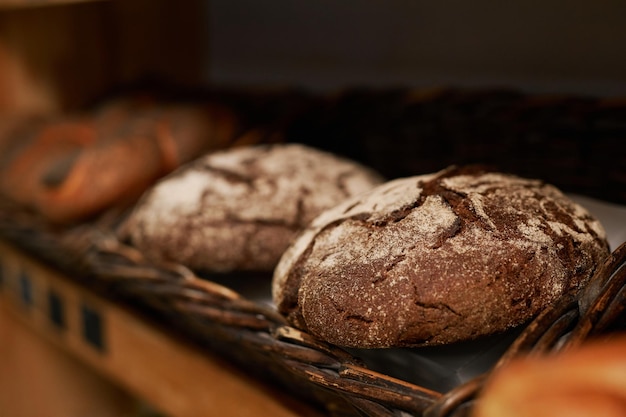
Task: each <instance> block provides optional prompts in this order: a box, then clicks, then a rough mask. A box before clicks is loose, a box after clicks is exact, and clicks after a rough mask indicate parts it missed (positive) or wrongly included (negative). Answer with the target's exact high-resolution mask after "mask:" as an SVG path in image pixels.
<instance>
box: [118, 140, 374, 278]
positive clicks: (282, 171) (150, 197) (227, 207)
mask: <svg viewBox="0 0 626 417" xmlns="http://www.w3.org/2000/svg"><path fill="white" fill-rule="evenodd" d="M381 182H382V180H381V178H380V177H379V176H378V175H377V174H376V173H374V172H372V171H371V170H369V169H367V168H365V167H363V166H361V165H359V164H357V163H354V162H352V161H348V160H345V159H341V158H339V157H336V156H334V155H331V154H329V153H326V152H322V151H318V150H315V149H313V148H309V147H305V146H303V145H299V144H280V145H279V144H277V145H259V146H247V147H240V148H233V149H229V150H226V151H221V152H215V153H212V154H209V155H207V156H205V157H202V158H200V159H198V160H196V161H194V162H192V163H190V164H187V165H186V166H184V167H182V168H181V169H179V170H177V171H175V172H174V173H172V174H171V175H169V176H167V177H165V178H164V179H163V180H162V181H160V182H159V183H158V184H157V185H156V186H155V187H153V188H152V189H151V190H150V191H149V192H147V193H146V195H144V196H143V197H142V199H141V201H140V202H139V203H138V205H137V207H136V209H135V210H134V212H133V213H132V214H131V215H130V217H129V219H128V221H127V223H126V224H125V226H124V228H123V233H124V234H126V235H127V236H128V237H129V238H130V240H131V242H132V243H133V244H134V245H135V246H136V247H137V248H139V249H140V250H141V251H142V252H143V253H144V254H145V255H146V256H147V257H148V258H150V259H152V260H156V261H175V262H178V263H182V264H184V265H186V266H188V267H190V268H192V269H196V270H204V271H213V272H228V271H235V270H237V271H246V270H247V271H268V272H271V271H272V270H273V268H274V267H275V266H276V263H277V262H278V259H279V258H280V256H281V255H282V253H283V252H284V251H285V249H286V248H287V246H288V245H289V243H290V242H291V240H292V239H293V237H294V236H295V235H296V234H297V233H298V232H299V231H300V230H302V229H303V228H304V227H305V226H306V225H307V224H308V223H309V222H310V221H311V220H312V219H313V218H314V217H315V216H317V215H318V214H319V213H321V212H322V211H323V210H325V209H328V208H330V207H332V206H334V205H337V204H338V203H340V202H341V201H343V200H345V199H346V198H348V197H351V196H354V195H355V194H359V193H362V192H364V191H366V190H369V189H371V188H373V187H374V186H376V185H378V184H380V183H381Z"/></svg>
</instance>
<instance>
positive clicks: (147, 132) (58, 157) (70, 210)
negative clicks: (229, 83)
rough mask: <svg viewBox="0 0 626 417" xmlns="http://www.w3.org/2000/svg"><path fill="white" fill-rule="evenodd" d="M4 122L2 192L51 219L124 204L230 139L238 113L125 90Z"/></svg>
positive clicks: (66, 220) (85, 216) (62, 221)
mask: <svg viewBox="0 0 626 417" xmlns="http://www.w3.org/2000/svg"><path fill="white" fill-rule="evenodd" d="M24 123H25V124H24V125H23V126H21V127H20V128H17V127H14V128H12V129H7V130H6V132H5V136H4V139H3V141H2V142H3V148H4V150H6V152H4V153H3V158H2V160H1V161H0V172H1V176H0V178H1V180H0V194H1V195H2V196H3V197H4V198H6V199H8V200H9V201H12V202H14V203H16V204H17V205H19V206H21V207H23V208H24V209H26V210H31V211H32V212H34V213H36V214H38V215H40V216H41V217H42V218H43V219H45V220H46V221H48V222H50V223H52V224H58V225H68V224H72V223H76V222H81V221H86V220H89V219H90V218H93V217H94V216H96V215H98V214H100V213H102V212H103V211H105V210H107V209H109V208H111V207H117V206H119V207H121V208H123V207H127V206H129V205H131V204H132V203H133V202H134V201H136V199H137V198H138V197H139V196H140V195H141V194H142V193H143V192H144V191H145V189H146V188H148V187H149V186H150V185H152V184H153V183H154V182H155V181H156V180H157V179H158V178H160V177H162V176H163V175H166V174H167V173H169V172H171V171H172V170H174V169H176V168H177V167H179V166H180V165H182V164H184V163H185V162H188V161H190V160H192V159H194V158H196V157H198V156H200V155H202V154H204V153H206V152H209V151H211V150H216V149H222V148H225V147H227V146H230V145H231V143H232V142H233V141H234V139H235V135H236V121H235V116H234V115H232V113H231V112H230V110H229V109H227V108H224V107H222V106H220V105H217V104H212V103H210V102H209V103H195V104H183V103H181V104H178V103H161V102H157V101H154V100H149V99H145V100H144V99H133V98H126V99H120V100H115V101H111V102H107V103H106V104H105V105H103V106H101V107H100V108H98V109H96V110H95V111H92V112H86V113H84V114H81V115H75V116H74V115H64V116H62V117H57V118H52V119H49V120H45V121H42V122H39V123H31V122H29V121H26V122H24Z"/></svg>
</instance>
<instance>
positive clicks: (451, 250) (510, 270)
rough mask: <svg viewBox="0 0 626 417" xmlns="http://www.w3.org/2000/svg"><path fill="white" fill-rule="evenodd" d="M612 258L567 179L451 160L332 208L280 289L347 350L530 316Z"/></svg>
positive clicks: (296, 313) (279, 276)
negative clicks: (548, 179)
mask: <svg viewBox="0 0 626 417" xmlns="http://www.w3.org/2000/svg"><path fill="white" fill-rule="evenodd" d="M607 255H608V245H607V243H606V238H605V231H604V229H603V227H602V225H601V224H600V223H599V222H598V221H597V220H596V219H595V218H593V217H592V216H591V215H590V214H589V213H588V212H587V211H586V210H585V209H584V208H583V207H581V206H580V205H577V204H575V203H574V202H572V201H571V200H570V199H569V198H567V197H566V196H565V195H563V194H562V193H561V192H560V191H559V190H558V189H556V188H555V187H553V186H551V185H548V184H544V183H542V182H541V181H538V180H531V179H525V178H519V177H516V176H512V175H507V174H503V173H499V172H488V171H484V170H482V169H478V168H476V167H461V168H458V167H451V168H449V169H446V170H443V171H441V172H438V173H434V174H430V175H421V176H415V177H410V178H402V179H396V180H393V181H389V182H387V183H385V184H382V185H381V186H378V187H376V188H375V189H373V190H371V191H370V192H367V193H365V194H363V195H360V196H357V197H355V198H352V199H349V200H348V201H345V202H344V203H342V204H340V205H339V206H337V207H334V208H333V209H330V210H327V211H325V212H324V213H322V214H321V215H320V216H319V217H317V218H316V219H315V220H314V221H313V222H312V223H311V225H310V227H308V228H307V230H305V231H304V232H303V233H302V234H301V235H300V236H299V237H298V239H297V240H295V241H294V243H293V244H292V245H291V246H290V247H289V249H288V250H287V251H286V252H285V254H284V255H283V257H282V258H281V260H280V263H279V264H278V266H277V268H276V269H275V272H274V279H273V288H272V291H273V297H274V302H275V304H276V305H277V307H278V309H279V311H280V312H281V313H283V314H284V315H286V316H287V319H288V320H289V322H290V323H291V324H292V325H294V326H295V327H298V328H301V329H305V330H307V331H309V332H311V333H313V334H315V335H317V336H318V337H320V338H322V339H324V340H326V341H329V342H331V343H334V344H337V345H340V346H346V347H359V348H382V347H402V346H406V347H411V346H424V345H437V344H448V343H454V342H458V341H464V340H471V339H475V338H478V337H480V336H483V335H489V334H494V333H498V332H502V331H505V330H507V329H509V328H512V327H514V326H517V325H520V324H522V323H524V322H526V321H528V320H529V319H531V318H532V317H533V316H534V315H536V314H537V313H538V312H539V311H540V310H541V309H543V308H544V307H546V306H547V305H548V304H550V303H552V302H553V301H555V300H556V299H557V298H558V297H560V296H561V295H562V294H563V293H566V292H568V291H575V290H576V289H577V288H579V287H580V286H581V285H583V284H584V283H585V282H586V281H587V280H588V279H589V278H590V277H591V275H592V273H593V272H594V270H595V268H596V266H597V265H599V263H600V262H601V261H602V260H603V259H604V258H605V257H606V256H607Z"/></svg>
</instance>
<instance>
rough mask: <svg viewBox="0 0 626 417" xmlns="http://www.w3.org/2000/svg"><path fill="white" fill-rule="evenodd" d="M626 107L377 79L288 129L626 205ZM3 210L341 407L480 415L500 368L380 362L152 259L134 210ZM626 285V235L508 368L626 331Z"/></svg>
mask: <svg viewBox="0 0 626 417" xmlns="http://www.w3.org/2000/svg"><path fill="white" fill-rule="evenodd" d="M624 116H626V102H619V101H616V100H612V101H609V100H597V99H595V100H594V99H588V98H573V97H528V96H524V95H521V94H519V93H515V92H510V91H482V92H463V91H458V90H437V91H433V92H428V93H423V94H415V92H407V91H391V92H376V91H365V90H363V91H349V92H345V93H342V94H340V95H337V96H335V97H333V98H332V99H325V100H318V101H316V102H315V105H313V106H308V107H307V111H306V112H303V113H300V114H298V115H297V117H292V118H291V119H290V121H289V123H288V124H281V126H280V129H281V134H284V135H285V140H292V141H299V142H304V143H308V144H311V145H315V146H317V147H320V148H324V149H328V150H331V151H334V152H336V153H340V154H344V155H347V156H349V157H351V158H354V159H357V160H360V161H362V162H364V163H366V164H369V165H370V166H372V167H374V168H375V169H378V170H379V171H381V172H382V173H383V174H384V175H386V176H388V177H397V176H402V175H411V174H418V173H423V172H430V171H433V170H436V169H439V168H441V167H444V166H446V165H449V164H451V163H468V162H480V163H488V164H491V165H495V166H497V167H499V168H501V169H505V170H507V171H512V172H516V173H518V174H522V175H526V176H533V177H540V178H544V179H546V180H548V181H550V182H553V183H554V184H556V185H558V186H560V187H562V188H563V189H565V190H568V191H575V192H578V193H580V194H585V195H589V196H593V197H601V198H604V199H606V200H610V201H615V202H620V203H624V202H626V160H625V158H626V156H624V155H626V152H625V148H626V122H625V121H626V117H624ZM320 138H323V139H320ZM345 138H350V139H349V140H348V139H345ZM0 214H1V216H0V235H2V237H3V238H5V239H7V240H9V241H11V242H13V243H14V244H15V245H18V246H20V247H22V248H24V249H25V250H27V251H29V252H30V253H31V254H33V255H34V256H36V257H38V258H41V259H42V260H45V261H47V262H49V263H51V264H53V265H55V266H56V267H57V268H60V269H61V270H63V271H65V272H67V274H68V275H69V276H71V277H73V278H75V279H76V280H77V281H78V282H84V283H85V285H89V286H90V287H92V288H95V289H96V290H97V291H98V292H100V293H102V294H103V295H105V296H110V297H115V299H116V300H117V301H119V302H122V303H128V305H131V306H133V307H134V308H138V309H140V310H141V311H143V312H148V313H150V314H151V315H152V316H154V317H156V318H158V319H159V320H160V321H164V322H166V323H168V324H169V325H170V326H172V327H173V328H176V329H177V330H179V331H180V332H182V334H184V336H185V337H189V338H190V339H192V340H194V341H195V342H197V343H199V344H201V345H202V346H205V347H206V348H207V349H211V350H213V351H215V352H218V353H219V354H220V355H222V356H224V357H225V358H228V359H230V360H232V361H233V362H234V363H236V364H238V365H239V366H241V367H244V368H245V369H246V370H247V371H248V372H249V373H252V374H255V375H257V376H258V377H259V378H263V379H264V380H267V381H268V382H271V383H274V384H277V385H278V386H279V387H281V389H283V390H285V391H286V392H289V393H291V394H293V395H294V396H297V397H299V398H302V399H303V400H305V401H307V402H309V403H311V404H313V405H316V406H319V407H320V408H321V409H323V410H324V411H325V412H326V413H328V414H330V415H336V416H347V415H365V416H402V415H407V416H408V415H415V416H420V415H424V416H431V417H435V416H438V417H442V416H461V415H467V414H468V412H469V410H471V407H472V403H473V401H475V400H476V398H479V396H480V390H481V388H482V386H483V382H484V381H485V380H486V377H487V376H488V374H489V372H490V371H488V372H487V373H485V374H483V375H479V376H477V377H475V378H473V379H471V380H469V381H468V382H466V383H464V384H461V385H459V386H456V387H455V388H453V389H451V390H449V391H447V392H438V391H435V390H433V389H430V388H428V387H423V386H420V385H418V384H415V383H410V382H407V381H405V380H402V379H398V378H395V377H392V376H389V375H387V374H385V373H381V372H376V371H374V370H372V369H370V368H368V367H367V366H366V365H365V364H364V362H363V361H362V360H361V359H360V358H359V357H358V356H357V355H355V354H354V353H350V352H348V351H346V350H344V349H341V348H339V347H336V346H333V345H330V344H328V343H325V342H323V341H320V340H318V339H316V338H315V337H313V336H311V335H309V334H307V333H304V332H302V331H299V330H297V329H294V328H292V327H290V326H288V325H287V323H286V321H285V319H284V318H283V317H282V316H281V315H279V314H277V313H276V311H275V310H274V309H273V308H271V307H270V306H268V305H266V304H264V303H259V302H256V301H254V300H251V299H249V298H246V297H245V296H243V295H241V293H240V292H238V291H236V290H234V289H233V288H229V287H226V286H224V285H222V284H219V283H218V280H211V279H210V278H211V277H200V276H198V275H197V274H195V273H194V272H193V271H191V270H189V269H188V268H186V267H185V266H184V265H177V264H172V265H159V266H157V265H154V264H151V263H150V262H148V261H147V260H146V259H145V258H144V257H143V255H142V254H141V253H140V252H139V251H137V250H136V249H135V248H133V247H131V246H129V245H128V244H126V242H122V241H120V240H119V239H118V238H117V234H116V226H117V225H118V224H119V222H120V220H121V219H122V218H123V214H120V213H114V212H111V213H106V214H105V215H104V216H103V217H102V218H100V219H99V220H98V221H94V222H91V223H89V224H83V225H79V226H76V227H72V228H68V229H64V230H52V229H51V228H49V227H48V226H47V225H45V224H43V223H41V222H37V221H35V220H34V219H33V218H32V217H31V216H29V215H28V214H26V213H20V212H19V211H18V210H16V209H15V208H11V207H9V206H4V207H2V210H0ZM87 277H89V281H88V282H87V280H86V278H87ZM207 278H208V279H207ZM264 278H267V277H264ZM625 285H626V244H622V245H621V246H620V247H619V248H617V249H616V250H615V251H614V252H613V253H612V255H611V256H610V257H609V258H608V259H607V260H606V263H605V264H604V265H603V266H602V267H601V268H599V270H598V271H597V272H596V274H595V275H594V277H593V279H592V280H591V282H590V283H589V285H588V286H587V287H586V288H584V289H583V290H582V291H581V292H580V293H578V294H570V295H567V296H565V297H563V298H562V299H561V300H560V301H559V302H558V303H556V304H555V305H553V306H551V307H550V308H548V309H546V310H545V311H543V312H542V313H541V314H540V315H539V316H538V317H536V318H535V320H534V321H532V322H531V323H529V324H528V325H527V326H526V327H525V328H524V329H523V331H522V332H521V334H520V335H519V336H518V337H517V338H516V339H515V341H514V342H513V343H512V344H511V345H510V347H509V348H508V350H507V351H506V352H505V353H504V354H503V355H502V356H501V358H500V360H499V361H498V362H497V364H496V365H495V367H500V366H502V365H504V364H506V363H507V362H509V361H510V360H511V359H513V358H515V357H517V356H519V355H524V354H528V353H529V352H548V351H552V352H560V351H563V350H565V349H569V348H571V347H573V346H576V345H579V344H581V343H583V342H584V341H585V340H587V339H589V338H591V337H594V336H596V335H598V334H601V333H606V332H613V331H619V330H622V328H623V326H624V323H625V321H624V319H625V318H626V312H625V309H626V303H625V302H624V299H625V297H626V289H625ZM416 372H419V370H416Z"/></svg>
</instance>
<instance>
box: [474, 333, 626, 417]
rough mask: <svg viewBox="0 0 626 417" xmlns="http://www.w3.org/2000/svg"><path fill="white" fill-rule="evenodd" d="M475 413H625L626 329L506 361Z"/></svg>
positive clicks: (478, 416)
mask: <svg viewBox="0 0 626 417" xmlns="http://www.w3.org/2000/svg"><path fill="white" fill-rule="evenodd" d="M472 415H473V416H474V417H500V416H508V417H588V416H593V417H623V416H625V415H626V335H623V334H622V335H615V336H613V337H612V338H605V339H601V340H595V341H592V342H587V344H585V345H582V346H580V347H578V348H576V349H573V350H570V351H566V352H562V353H559V354H556V355H551V356H541V357H526V358H523V359H517V360H515V361H514V362H512V363H510V364H508V365H505V366H503V367H502V368H500V369H499V370H497V371H495V372H494V374H492V375H491V377H490V379H489V380H488V381H487V385H486V387H485V389H484V392H483V393H482V394H481V395H480V398H479V400H478V402H477V405H476V407H475V410H474V412H473V413H472Z"/></svg>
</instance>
